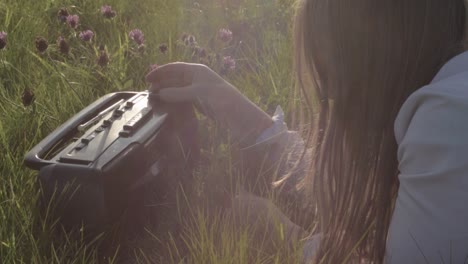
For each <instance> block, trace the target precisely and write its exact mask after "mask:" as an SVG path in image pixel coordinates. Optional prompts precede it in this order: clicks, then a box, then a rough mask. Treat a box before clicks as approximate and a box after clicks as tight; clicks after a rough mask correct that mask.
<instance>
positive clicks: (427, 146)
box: [386, 85, 468, 263]
mask: <svg viewBox="0 0 468 264" xmlns="http://www.w3.org/2000/svg"><path fill="white" fill-rule="evenodd" d="M436 88H437V87H433V86H430V87H424V88H422V89H420V90H418V91H417V92H416V93H414V94H413V95H412V96H410V97H409V98H408V100H407V101H406V102H405V103H404V105H403V107H402V108H401V110H400V113H399V115H398V117H397V119H396V121H395V136H396V140H397V143H398V161H399V170H400V174H399V181H400V187H399V191H398V197H397V200H396V204H395V210H394V212H393V216H392V220H391V225H390V229H389V233H388V239H387V249H386V263H465V260H466V259H467V257H468V206H467V203H468V86H467V85H462V86H461V87H458V88H450V87H438V88H437V89H436ZM462 88H463V89H462Z"/></svg>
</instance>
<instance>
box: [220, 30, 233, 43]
mask: <svg viewBox="0 0 468 264" xmlns="http://www.w3.org/2000/svg"><path fill="white" fill-rule="evenodd" d="M218 37H219V39H220V40H221V41H222V42H226V43H227V42H230V41H231V40H232V31H231V30H229V29H226V28H222V29H220V30H219V32H218Z"/></svg>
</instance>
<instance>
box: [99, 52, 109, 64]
mask: <svg viewBox="0 0 468 264" xmlns="http://www.w3.org/2000/svg"><path fill="white" fill-rule="evenodd" d="M96 63H97V64H98V65H99V66H101V67H105V66H107V65H108V64H109V54H107V52H106V51H105V50H101V52H99V57H98V58H97V61H96Z"/></svg>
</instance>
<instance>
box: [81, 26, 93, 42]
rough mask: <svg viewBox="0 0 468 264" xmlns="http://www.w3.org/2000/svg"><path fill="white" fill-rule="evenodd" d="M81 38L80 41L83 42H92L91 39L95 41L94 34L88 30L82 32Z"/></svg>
mask: <svg viewBox="0 0 468 264" xmlns="http://www.w3.org/2000/svg"><path fill="white" fill-rule="evenodd" d="M79 36H80V39H81V40H83V41H91V39H93V37H94V32H93V31H91V30H89V29H88V30H85V31H82V32H80V35H79Z"/></svg>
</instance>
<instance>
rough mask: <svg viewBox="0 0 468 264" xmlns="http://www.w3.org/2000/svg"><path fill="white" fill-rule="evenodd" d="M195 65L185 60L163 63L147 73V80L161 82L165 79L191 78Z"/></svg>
mask: <svg viewBox="0 0 468 264" xmlns="http://www.w3.org/2000/svg"><path fill="white" fill-rule="evenodd" d="M192 67H193V65H191V64H188V63H183V62H174V63H169V64H165V65H162V66H160V67H158V68H156V69H154V70H152V71H151V72H150V73H148V74H147V75H146V81H147V82H160V81H161V80H163V79H184V80H190V81H191V79H192V77H193V71H192Z"/></svg>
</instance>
